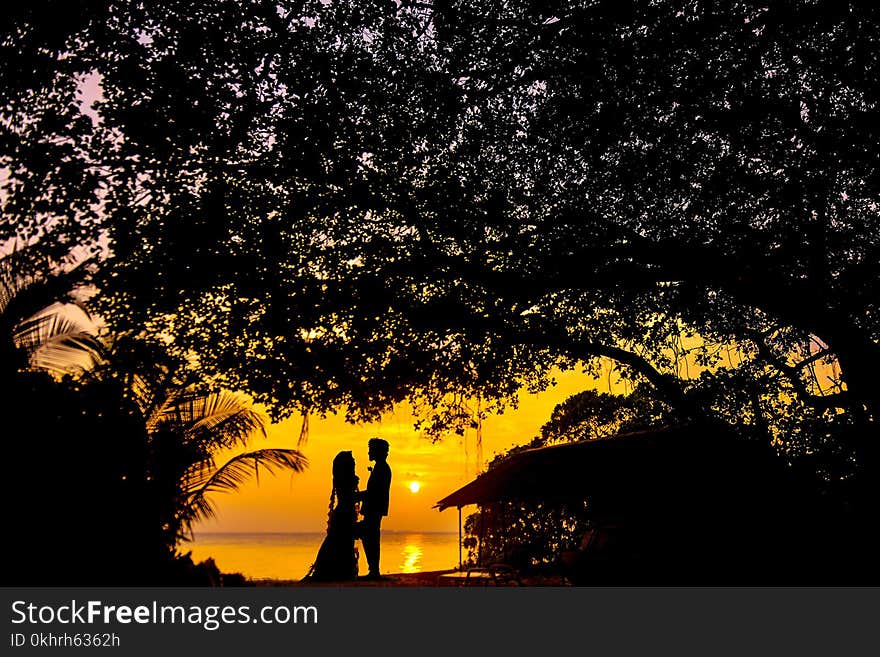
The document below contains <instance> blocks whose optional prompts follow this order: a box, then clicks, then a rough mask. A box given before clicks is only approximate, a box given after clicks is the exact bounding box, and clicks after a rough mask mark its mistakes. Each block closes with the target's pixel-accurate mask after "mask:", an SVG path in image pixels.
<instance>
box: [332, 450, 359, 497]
mask: <svg viewBox="0 0 880 657" xmlns="http://www.w3.org/2000/svg"><path fill="white" fill-rule="evenodd" d="M333 486H334V488H336V490H337V491H338V490H346V489H349V488H354V487H355V486H357V477H356V476H355V474H354V456H352V455H351V452H339V454H337V455H336V458H334V459H333Z"/></svg>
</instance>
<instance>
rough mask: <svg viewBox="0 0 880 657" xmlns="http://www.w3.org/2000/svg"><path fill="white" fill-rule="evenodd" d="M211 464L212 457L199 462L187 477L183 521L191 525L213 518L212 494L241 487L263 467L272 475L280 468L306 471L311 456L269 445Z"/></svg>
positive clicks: (185, 479)
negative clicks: (209, 464)
mask: <svg viewBox="0 0 880 657" xmlns="http://www.w3.org/2000/svg"><path fill="white" fill-rule="evenodd" d="M208 463H211V460H210V459H206V461H205V462H203V463H199V464H195V465H194V466H193V467H192V468H191V469H190V471H189V472H187V474H186V476H185V477H184V482H183V493H184V496H185V498H186V506H185V508H184V510H183V513H182V517H181V522H182V523H183V525H184V526H185V527H187V528H189V527H190V526H191V525H192V523H194V522H195V521H197V520H202V519H205V518H211V517H213V515H214V508H213V505H212V504H211V502H209V501H208V499H207V497H206V495H208V494H209V493H228V492H232V491H235V490H237V489H238V487H239V486H241V484H243V483H244V482H245V481H247V480H248V479H250V478H251V477H252V476H257V477H259V470H260V467H261V466H262V467H263V468H264V469H265V470H266V472H269V473H270V474H274V473H275V471H276V470H290V471H292V472H302V471H303V470H305V468H306V467H307V465H308V459H306V457H305V456H304V455H303V454H302V453H301V452H298V451H297V450H295V449H279V448H267V449H258V450H255V451H253V452H246V453H244V454H239V455H238V456H235V457H233V458H231V459H230V460H229V461H227V462H226V463H224V464H223V465H222V466H220V467H219V468H212V467H206V465H207V464H208Z"/></svg>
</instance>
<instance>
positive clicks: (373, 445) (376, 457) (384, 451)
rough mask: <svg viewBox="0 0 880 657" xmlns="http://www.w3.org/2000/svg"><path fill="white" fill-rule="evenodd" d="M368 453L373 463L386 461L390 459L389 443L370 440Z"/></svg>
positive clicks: (378, 439) (375, 439) (377, 439)
mask: <svg viewBox="0 0 880 657" xmlns="http://www.w3.org/2000/svg"><path fill="white" fill-rule="evenodd" d="M367 453H368V455H369V457H370V460H371V461H384V460H385V459H386V458H387V457H388V441H387V440H382V439H381V438H370V442H368V443H367Z"/></svg>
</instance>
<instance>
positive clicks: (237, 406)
mask: <svg viewBox="0 0 880 657" xmlns="http://www.w3.org/2000/svg"><path fill="white" fill-rule="evenodd" d="M159 419H160V421H161V422H165V423H170V424H171V425H172V426H176V427H179V428H180V430H181V432H182V433H183V434H184V435H185V437H186V439H187V440H188V441H192V442H196V443H201V444H203V445H204V447H205V449H209V450H217V449H222V448H228V447H234V446H236V445H246V444H247V441H248V440H249V439H250V438H251V436H253V434H255V433H261V434H263V435H264V436H265V435H266V428H267V426H268V423H269V420H268V418H267V417H266V416H265V415H263V414H262V413H260V412H258V411H256V410H255V409H254V408H253V407H252V406H251V404H250V401H249V400H248V398H247V397H245V396H244V395H241V394H238V393H233V392H229V391H227V390H220V391H217V392H212V393H207V394H199V393H192V392H190V393H185V394H182V395H179V396H177V397H175V398H174V399H173V400H172V401H171V402H170V403H169V404H167V405H166V406H165V407H164V408H163V409H162V414H161V418H159Z"/></svg>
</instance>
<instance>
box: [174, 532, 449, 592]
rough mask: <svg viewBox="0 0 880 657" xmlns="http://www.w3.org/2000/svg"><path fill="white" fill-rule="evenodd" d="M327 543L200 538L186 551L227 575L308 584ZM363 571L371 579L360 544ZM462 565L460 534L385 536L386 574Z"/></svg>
mask: <svg viewBox="0 0 880 657" xmlns="http://www.w3.org/2000/svg"><path fill="white" fill-rule="evenodd" d="M323 540H324V534H313V533H308V534H306V533H209V532H202V533H197V534H196V535H195V540H194V541H193V542H191V543H184V544H183V545H181V546H180V548H179V550H180V551H181V552H184V553H185V552H187V551H192V558H193V560H194V561H197V562H198V561H202V560H204V559H207V558H209V557H211V558H213V559H214V562H215V563H216V564H217V567H218V568H219V569H220V571H221V572H224V573H241V574H243V575H245V576H246V577H249V578H252V579H292V580H298V579H302V578H303V577H304V576H305V574H306V573H307V572H308V571H309V568H310V567H311V565H312V563H313V562H314V560H315V555H316V554H317V553H318V548H319V547H320V546H321V541H323ZM357 546H358V549H359V551H360V553H361V554H360V566H359V569H358V572H359V573H361V574H366V572H367V562H366V560H365V559H364V555H363V548H361V545H360V541H358V543H357ZM456 566H458V534H455V533H451V534H450V533H440V532H436V533H434V532H399V531H384V530H383V531H382V556H381V561H380V569H381V571H382V573H383V574H386V573H418V572H426V571H432V570H448V569H451V568H455V567H456Z"/></svg>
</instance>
